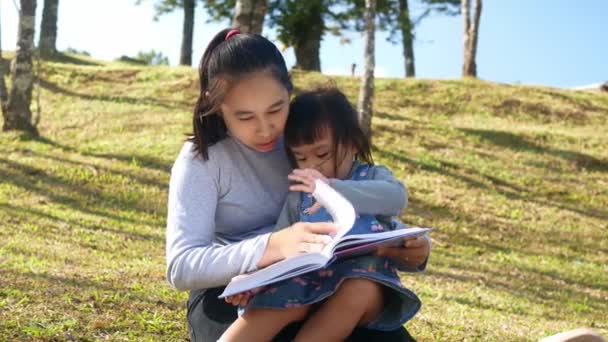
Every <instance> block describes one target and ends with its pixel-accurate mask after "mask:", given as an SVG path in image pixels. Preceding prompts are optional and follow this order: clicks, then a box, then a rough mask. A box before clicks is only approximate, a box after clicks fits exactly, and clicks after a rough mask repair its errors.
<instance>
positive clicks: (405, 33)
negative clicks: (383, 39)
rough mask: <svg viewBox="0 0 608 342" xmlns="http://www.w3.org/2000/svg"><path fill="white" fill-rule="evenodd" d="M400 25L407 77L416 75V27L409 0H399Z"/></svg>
mask: <svg viewBox="0 0 608 342" xmlns="http://www.w3.org/2000/svg"><path fill="white" fill-rule="evenodd" d="M399 25H400V26H401V38H402V40H403V59H404V60H405V77H416V68H415V65H414V32H413V31H414V27H413V26H412V21H411V20H410V10H409V6H408V3H407V0H399Z"/></svg>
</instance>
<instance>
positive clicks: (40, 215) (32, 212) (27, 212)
mask: <svg viewBox="0 0 608 342" xmlns="http://www.w3.org/2000/svg"><path fill="white" fill-rule="evenodd" d="M0 210H6V211H7V212H10V213H12V216H17V215H20V214H21V215H22V216H23V217H24V218H26V219H27V220H32V221H36V220H38V219H48V220H51V221H53V222H56V223H57V224H68V225H70V226H72V227H75V228H79V229H84V230H88V231H92V232H100V231H101V232H106V233H112V234H116V235H120V236H123V237H124V238H128V239H131V240H137V241H144V240H145V241H148V240H150V241H154V242H155V243H158V242H162V241H164V237H162V236H157V235H153V234H145V233H138V232H133V231H125V230H124V229H117V228H113V227H111V226H109V225H107V224H104V225H103V226H102V225H101V224H89V223H85V221H83V220H70V219H66V218H61V217H59V216H55V215H52V214H49V213H45V212H43V211H42V210H38V209H33V208H24V207H22V206H15V205H11V204H9V203H0ZM43 231H47V229H44V230H41V231H39V232H38V233H37V234H40V232H43ZM48 233H49V235H52V234H53V232H48ZM49 238H51V239H52V238H53V236H49ZM81 245H82V244H81ZM82 246H83V247H90V246H88V245H82ZM112 253H116V250H113V251H112Z"/></svg>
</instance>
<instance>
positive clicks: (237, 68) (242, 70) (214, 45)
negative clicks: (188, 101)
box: [188, 29, 293, 160]
mask: <svg viewBox="0 0 608 342" xmlns="http://www.w3.org/2000/svg"><path fill="white" fill-rule="evenodd" d="M230 30H232V29H225V30H222V31H220V32H219V33H217V34H216V35H215V37H213V39H212V40H211V42H210V43H209V45H208V46H207V49H206V50H205V53H204V54H203V57H202V59H201V62H200V64H199V68H198V73H199V82H200V94H199V96H198V100H197V101H196V105H195V106H194V112H193V117H192V126H193V130H194V132H193V134H192V137H190V138H189V139H188V140H189V141H191V142H193V143H194V145H195V149H196V151H197V152H198V153H199V154H200V155H201V156H202V158H203V160H207V159H209V153H208V149H209V146H211V145H213V144H215V143H217V142H218V141H220V140H222V139H224V138H225V137H226V136H227V129H226V124H225V123H224V120H223V119H222V117H221V115H220V105H221V103H222V101H223V100H224V97H225V95H226V93H227V92H228V91H229V90H230V88H231V87H232V86H233V85H234V84H235V83H236V82H237V81H238V80H239V79H240V78H241V77H243V76H245V75H247V74H251V73H253V72H260V71H261V72H267V73H269V75H271V76H272V77H274V78H275V79H276V80H277V81H278V82H280V83H281V84H283V85H284V86H285V88H286V89H287V91H289V92H291V90H292V88H293V86H292V84H291V80H290V78H289V72H288V71H287V66H286V65H285V60H284V59H283V56H282V55H281V52H280V51H279V50H278V49H277V47H276V46H275V45H274V44H273V43H272V42H270V41H269V40H268V39H266V38H264V37H262V36H261V35H258V34H248V33H239V34H237V35H234V36H231V37H230V38H229V39H228V40H226V39H225V38H226V34H227V33H228V32H230Z"/></svg>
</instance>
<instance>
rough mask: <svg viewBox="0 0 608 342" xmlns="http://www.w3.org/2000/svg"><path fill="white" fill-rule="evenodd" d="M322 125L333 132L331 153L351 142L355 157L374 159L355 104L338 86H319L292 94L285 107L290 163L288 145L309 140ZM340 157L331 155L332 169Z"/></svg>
mask: <svg viewBox="0 0 608 342" xmlns="http://www.w3.org/2000/svg"><path fill="white" fill-rule="evenodd" d="M325 129H329V131H330V132H331V133H332V135H333V153H337V152H338V151H339V149H338V147H339V146H353V147H355V148H356V149H357V155H356V157H357V159H359V160H361V161H363V162H366V163H368V164H373V163H374V160H373V158H372V153H371V144H370V141H369V139H368V138H367V136H366V135H365V134H364V133H363V130H362V129H361V126H359V120H358V119H357V111H356V110H355V108H354V107H353V106H352V105H351V103H350V102H349V101H348V99H347V98H346V96H345V95H344V94H343V93H342V92H341V91H340V90H338V89H336V88H322V89H317V90H313V91H308V92H304V93H302V94H300V95H298V96H296V97H295V98H294V99H293V101H292V102H291V105H290V107H289V116H288V117H287V123H286V124H285V147H286V148H287V155H288V156H289V160H290V162H291V164H292V165H293V166H294V167H296V166H297V165H296V160H295V157H294V155H293V153H291V150H290V148H291V147H296V146H300V145H310V144H313V143H314V142H315V141H317V140H319V138H320V137H321V135H322V134H323V132H324V130H325ZM341 158H344V156H338V155H336V157H335V163H336V165H334V168H335V169H336V170H337V167H338V163H339V160H340V159H341Z"/></svg>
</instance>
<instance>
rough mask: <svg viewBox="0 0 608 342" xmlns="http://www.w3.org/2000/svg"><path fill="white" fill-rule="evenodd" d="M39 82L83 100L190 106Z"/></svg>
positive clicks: (45, 86) (44, 81) (188, 104)
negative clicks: (93, 92)
mask: <svg viewBox="0 0 608 342" xmlns="http://www.w3.org/2000/svg"><path fill="white" fill-rule="evenodd" d="M40 84H41V86H42V88H44V89H46V90H48V91H50V92H53V93H59V94H63V95H66V96H74V97H79V98H82V99H85V100H94V101H106V102H113V103H128V104H140V105H147V106H158V107H162V108H165V109H173V110H175V109H182V108H189V107H190V106H191V103H188V102H184V101H160V100H158V99H153V98H149V97H143V98H140V97H128V96H116V95H102V94H100V95H91V94H83V93H78V92H75V91H72V90H69V89H66V88H63V87H60V86H58V85H56V84H55V83H52V82H50V81H47V80H40Z"/></svg>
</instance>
